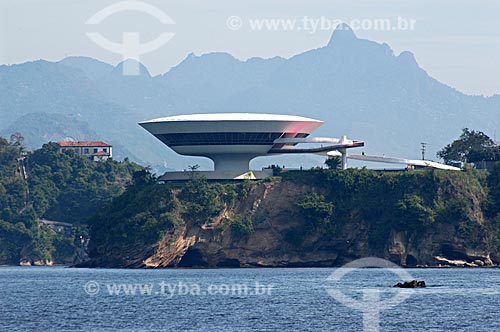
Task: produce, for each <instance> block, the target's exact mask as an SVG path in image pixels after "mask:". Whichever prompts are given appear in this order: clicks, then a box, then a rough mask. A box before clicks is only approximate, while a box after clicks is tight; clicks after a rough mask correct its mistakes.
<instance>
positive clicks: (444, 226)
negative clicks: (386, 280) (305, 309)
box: [89, 164, 500, 267]
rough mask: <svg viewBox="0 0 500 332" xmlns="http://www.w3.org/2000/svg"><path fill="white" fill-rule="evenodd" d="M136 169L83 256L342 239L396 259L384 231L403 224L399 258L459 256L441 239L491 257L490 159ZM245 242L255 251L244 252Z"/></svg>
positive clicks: (307, 246)
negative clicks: (450, 164)
mask: <svg viewBox="0 0 500 332" xmlns="http://www.w3.org/2000/svg"><path fill="white" fill-rule="evenodd" d="M140 178H141V180H140V181H136V184H135V185H132V186H129V187H128V188H127V190H126V191H125V192H124V193H123V194H122V195H121V196H119V197H118V198H116V199H115V200H114V201H113V203H112V204H111V205H108V206H107V207H105V208H104V209H102V210H101V211H100V212H99V213H98V214H97V215H95V216H94V217H93V218H91V220H90V222H89V223H90V231H91V234H92V242H91V258H93V259H94V263H93V264H94V265H93V266H115V267H116V266H122V267H124V266H125V267H127V266H128V267H141V266H142V267H144V262H146V261H148V260H150V259H151V257H155V256H158V255H160V256H162V257H163V258H161V259H159V261H160V263H155V264H156V265H153V266H196V265H197V264H199V265H200V266H219V265H218V264H223V262H222V261H218V259H221V258H220V256H221V255H222V256H223V254H222V253H223V252H225V251H227V252H231V254H233V252H234V251H237V250H240V251H239V254H238V255H240V256H238V257H230V259H229V258H227V257H225V256H224V257H225V258H224V259H226V260H227V259H229V260H239V261H245V259H247V260H249V261H252V260H253V259H255V260H256V261H259V262H260V261H263V260H265V259H271V258H272V257H274V255H280V254H281V253H286V255H288V256H286V257H292V256H293V253H296V255H297V257H299V259H301V258H300V257H303V255H307V254H312V253H314V251H315V250H319V249H318V248H322V249H321V250H322V251H321V253H322V254H324V252H325V251H326V252H328V253H329V254H331V255H334V254H335V255H337V254H339V255H340V253H342V252H343V250H347V249H345V248H344V247H343V246H345V243H346V239H349V240H348V242H350V245H354V243H357V244H356V246H358V247H359V248H358V249H356V250H359V251H356V250H355V251H353V252H349V255H350V256H349V257H351V258H352V257H356V255H360V256H361V255H366V254H369V255H376V256H379V257H386V258H389V259H393V260H394V261H395V262H397V263H400V264H401V257H399V256H397V255H396V256H397V257H396V256H395V257H392V256H391V254H390V250H391V249H390V247H391V245H392V244H391V241H393V239H394V234H404V237H405V238H406V239H408V240H405V241H403V242H405V243H406V245H408V243H409V242H411V243H412V247H413V249H411V250H415V251H417V252H418V254H417V253H412V254H411V255H409V254H408V255H406V254H405V256H404V264H406V263H407V262H412V260H413V263H415V264H416V262H421V261H422V262H423V263H422V264H433V263H432V262H429V261H428V258H429V257H431V256H432V257H433V256H439V255H444V256H446V255H451V256H449V257H451V258H457V257H460V253H458V251H456V252H455V253H453V254H450V249H449V248H448V247H446V248H448V249H446V248H444V247H442V246H443V244H447V245H449V246H451V247H460V248H462V249H463V252H464V254H463V257H468V256H467V255H466V254H465V252H466V251H467V250H470V251H472V252H478V253H479V252H481V253H483V254H482V255H483V256H481V255H479V254H477V255H478V257H479V256H481V257H482V258H481V259H482V260H481V264H483V260H485V261H486V262H488V263H489V259H490V258H489V257H490V255H491V257H497V258H498V257H499V251H500V164H497V165H496V166H495V168H494V170H493V171H492V172H485V171H478V170H474V169H472V168H467V167H466V168H465V170H464V171H462V172H456V171H439V170H413V171H392V172H382V171H373V170H367V169H348V170H345V171H339V170H336V169H315V170H308V171H289V172H283V173H281V174H280V176H276V177H272V178H269V179H266V180H262V181H253V182H252V181H244V182H240V183H214V182H207V181H206V180H204V179H202V178H194V179H192V180H191V181H188V182H186V183H184V184H175V183H167V184H158V183H157V182H156V181H154V178H153V177H152V176H151V175H150V174H148V173H147V172H146V171H145V172H143V173H142V175H141V176H140ZM273 190H275V191H276V192H273ZM264 200H265V202H264ZM257 230H258V231H259V232H258V233H256V232H257ZM278 230H279V231H278ZM358 233H359V234H358ZM193 234H194V235H195V238H197V239H198V241H200V242H199V243H198V244H196V243H194V244H193V243H191V244H189V245H191V247H192V249H191V251H192V250H193V248H197V249H194V250H200V251H201V252H202V253H201V254H197V255H198V256H200V257H201V256H203V255H208V256H207V257H208V258H206V261H205V262H202V263H200V260H198V261H196V262H195V263H193V264H192V265H190V264H187V263H185V261H186V259H185V258H182V257H187V256H190V254H188V253H189V251H188V253H186V252H182V250H181V251H179V250H180V249H179V248H182V246H181V245H180V244H179V243H183V242H182V241H185V240H183V239H185V238H187V237H189V236H188V235H193ZM355 234H357V235H355ZM269 237H272V238H273V241H271V242H272V243H271V244H266V239H267V238H269ZM351 238H352V239H351ZM179 241H181V242H179ZM339 243H344V245H340V247H339V248H337V247H335V246H337V245H339ZM158 244H160V245H159V247H158ZM186 245H187V244H186ZM218 245H219V247H217V246H218ZM211 246H215V247H216V249H207V248H209V247H211ZM254 246H255V247H254ZM260 246H264V247H266V248H267V249H265V250H264V251H262V252H260V251H259V250H260V249H258V248H260ZM155 247H156V248H161V250H160V249H158V250H157V251H156V253H155V251H154V250H151V248H155ZM200 248H201V249H200ZM237 248H240V249H237ZM325 248H328V249H325ZM360 248H361V249H360ZM443 248H444V249H443ZM462 249H460V250H462ZM183 250H184V249H183ZM210 250H213V252H212V253H210V252H211V251H210ZM250 250H255V252H260V253H258V254H257V253H255V252H254V253H253V254H252V255H254V254H255V255H257V256H258V257H257V258H256V257H245V255H247V254H248V252H249V251H250ZM454 250H455V249H454ZM169 252H171V253H170V254H165V253H169ZM125 253H126V254H125ZM343 254H345V255H347V254H346V253H343ZM210 255H213V256H210ZM259 255H260V256H259ZM407 257H410V258H407ZM287 259H288V258H287ZM406 259H408V261H406ZM464 259H465V258H464ZM495 259H496V258H495ZM221 262H222V263H221ZM283 262H285V261H284V260H281V261H279V263H269V265H270V266H280V265H276V264H285V263H283ZM247 263H248V261H247ZM183 264H187V265H183ZM242 264H243V263H242ZM248 264H250V263H248ZM252 264H253V263H252ZM256 264H257V263H256ZM259 264H260V263H259ZM329 264H332V265H335V264H337V263H335V262H330V263H329ZM91 266H92V264H91Z"/></svg>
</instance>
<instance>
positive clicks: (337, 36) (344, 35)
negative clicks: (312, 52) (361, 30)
mask: <svg viewBox="0 0 500 332" xmlns="http://www.w3.org/2000/svg"><path fill="white" fill-rule="evenodd" d="M356 39H358V37H356V34H355V33H354V31H352V29H351V27H350V26H349V25H347V24H346V23H341V24H339V25H337V27H336V28H335V31H333V33H332V36H331V37H330V41H329V42H328V46H332V45H333V44H335V43H337V42H339V41H349V40H356Z"/></svg>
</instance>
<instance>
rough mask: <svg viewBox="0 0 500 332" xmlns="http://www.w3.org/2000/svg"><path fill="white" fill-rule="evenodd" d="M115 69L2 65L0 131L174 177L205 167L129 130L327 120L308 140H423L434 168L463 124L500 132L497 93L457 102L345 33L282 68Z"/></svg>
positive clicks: (384, 147)
mask: <svg viewBox="0 0 500 332" xmlns="http://www.w3.org/2000/svg"><path fill="white" fill-rule="evenodd" d="M128 61H130V60H128ZM122 66H123V63H122V64H119V65H117V66H112V65H109V64H106V63H103V62H100V61H98V60H95V59H92V58H87V57H69V58H66V59H64V60H62V61H60V62H56V63H53V62H47V61H43V60H39V61H34V62H27V63H23V64H19V65H11V66H6V65H3V66H0V86H1V89H0V134H1V135H4V136H8V135H10V133H12V132H14V131H19V132H21V133H22V134H23V135H24V136H26V143H27V145H28V146H29V147H32V148H34V147H38V146H41V145H42V144H43V143H44V142H46V141H47V140H59V139H64V138H67V137H73V138H75V139H102V140H106V141H109V142H110V143H112V144H114V145H115V146H116V147H115V149H114V151H116V153H117V156H119V157H123V156H125V155H128V156H129V157H130V159H132V160H136V161H139V162H141V163H143V164H149V165H152V166H153V167H156V166H157V165H164V164H166V165H167V167H170V168H176V169H182V168H187V166H188V165H192V164H196V163H198V164H200V165H202V166H203V167H210V165H211V163H210V162H209V161H208V160H206V159H201V158H186V157H181V156H178V155H176V154H175V153H174V152H172V151H171V150H170V149H168V148H167V147H165V146H164V145H163V144H162V143H160V142H159V141H157V140H156V139H155V138H154V137H153V136H151V135H150V134H149V133H147V132H146V131H145V130H144V129H142V128H141V127H139V126H138V125H137V122H139V121H142V120H148V119H151V118H155V117H163V116H169V115H175V114H187V113H215V112H257V113H277V114H296V115H303V116H308V117H312V118H316V119H320V120H323V121H325V124H324V125H323V127H321V128H320V129H319V130H318V131H317V132H315V135H320V136H323V135H324V136H333V137H338V136H341V135H348V137H352V138H355V139H360V140H365V141H366V146H365V148H364V150H365V151H366V152H367V153H370V154H372V153H373V154H386V155H393V156H400V157H407V158H418V157H419V153H420V142H427V143H428V156H429V158H434V159H435V153H436V151H437V150H439V149H441V148H442V147H443V146H444V145H446V144H448V143H449V142H450V141H452V140H453V139H454V138H456V137H457V136H458V135H459V134H460V132H461V129H462V128H463V127H470V128H473V129H476V130H482V131H484V132H486V133H487V134H489V135H493V134H494V133H495V131H496V130H497V129H499V128H500V95H495V96H492V97H483V96H468V95H465V94H463V93H461V92H459V91H457V90H455V89H453V88H451V87H449V86H447V85H445V84H443V83H440V82H439V81H437V80H435V79H433V78H432V77H430V76H429V75H428V74H427V73H426V72H425V71H424V70H423V69H422V68H420V67H419V65H418V63H417V62H416V60H415V57H414V56H413V54H412V53H410V52H402V53H401V54H399V55H395V54H394V53H393V51H392V50H391V48H390V47H389V46H388V45H387V44H379V43H376V42H373V41H369V40H364V39H359V38H357V37H356V36H355V34H354V33H353V31H352V30H351V29H349V28H348V27H342V28H341V29H337V30H336V31H334V33H333V34H332V37H331V39H330V41H329V43H328V44H327V45H326V46H324V47H322V48H318V49H314V50H310V51H307V52H304V53H301V54H298V55H296V56H294V57H292V58H289V59H284V58H280V57H275V58H271V59H261V58H252V59H249V60H247V61H240V60H237V59H235V58H234V57H233V56H231V55H229V54H226V53H211V54H206V55H202V56H196V55H193V54H190V55H188V56H187V57H186V59H185V60H183V61H182V62H181V63H180V64H179V65H177V66H176V67H174V68H172V69H171V70H170V71H168V72H167V73H165V74H163V75H159V76H154V77H152V76H151V75H150V74H149V72H148V71H147V69H146V68H145V67H144V66H142V65H140V66H141V67H140V75H138V76H123V75H122ZM270 163H280V164H283V163H285V164H286V165H287V166H300V165H303V166H311V165H313V164H315V163H321V158H317V157H307V158H304V157H303V156H301V157H297V156H287V157H273V158H272V159H262V158H258V159H257V160H256V161H254V162H253V164H252V166H253V167H260V166H262V165H267V164H270Z"/></svg>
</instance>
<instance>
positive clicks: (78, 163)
mask: <svg viewBox="0 0 500 332" xmlns="http://www.w3.org/2000/svg"><path fill="white" fill-rule="evenodd" d="M22 142H23V139H22V136H21V135H13V136H12V137H11V141H10V142H9V141H7V140H6V139H4V138H0V263H1V264H18V263H19V262H20V260H23V259H26V260H28V261H39V260H41V261H49V260H52V259H53V258H56V259H58V260H59V262H60V261H61V260H62V259H63V257H65V259H68V257H71V256H72V254H73V253H74V250H75V237H76V236H77V235H82V234H83V235H85V226H83V224H85V223H86V222H87V219H88V218H89V217H90V216H92V215H93V214H94V213H95V212H96V211H97V210H98V209H99V208H100V207H102V206H103V205H104V204H106V203H107V202H110V201H111V199H112V198H113V197H114V196H117V195H119V194H121V193H122V192H123V190H124V188H125V186H126V185H127V184H128V183H129V182H130V181H131V178H132V173H133V172H135V171H137V170H139V169H141V167H140V166H138V165H136V164H132V163H129V162H122V163H119V162H116V161H113V160H108V161H105V162H99V163H96V162H92V161H90V160H87V159H85V158H82V157H79V156H76V155H75V154H74V153H73V152H72V151H68V152H67V153H59V150H58V146H57V145H56V144H54V143H50V144H46V145H44V146H43V147H42V148H41V149H39V150H36V151H34V152H33V153H30V152H27V151H24V150H23V148H22ZM39 219H48V220H55V221H59V222H65V223H71V224H75V227H73V233H72V234H71V235H69V236H64V235H60V234H55V233H54V232H53V231H52V230H50V229H49V228H48V227H47V226H45V225H44V224H42V223H41V222H40V221H39ZM78 225H82V226H78ZM56 262H58V261H57V260H56Z"/></svg>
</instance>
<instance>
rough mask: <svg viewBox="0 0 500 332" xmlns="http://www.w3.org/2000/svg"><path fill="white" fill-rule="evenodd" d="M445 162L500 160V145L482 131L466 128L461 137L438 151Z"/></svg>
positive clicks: (438, 154)
mask: <svg viewBox="0 0 500 332" xmlns="http://www.w3.org/2000/svg"><path fill="white" fill-rule="evenodd" d="M437 156H438V157H439V158H442V159H443V160H444V161H445V163H447V164H449V163H452V162H464V163H474V162H478V161H495V160H496V161H500V147H499V146H497V145H496V144H495V142H494V141H493V140H492V139H491V138H490V137H488V136H487V135H486V134H485V133H483V132H481V131H474V130H469V129H468V128H464V129H463V131H462V135H460V138H459V139H457V140H455V141H453V142H452V143H451V144H448V145H447V146H445V147H444V148H443V149H442V150H441V151H439V152H438V153H437Z"/></svg>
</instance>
